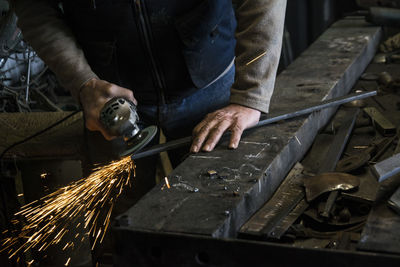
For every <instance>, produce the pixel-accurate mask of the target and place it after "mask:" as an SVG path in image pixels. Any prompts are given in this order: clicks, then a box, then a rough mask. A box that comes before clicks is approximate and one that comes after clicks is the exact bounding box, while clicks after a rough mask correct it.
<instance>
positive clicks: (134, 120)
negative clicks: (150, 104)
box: [100, 97, 157, 157]
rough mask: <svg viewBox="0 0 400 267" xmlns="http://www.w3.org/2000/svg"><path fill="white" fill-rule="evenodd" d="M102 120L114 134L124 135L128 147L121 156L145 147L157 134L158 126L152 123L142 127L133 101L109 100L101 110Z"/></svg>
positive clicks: (118, 98) (109, 131)
mask: <svg viewBox="0 0 400 267" xmlns="http://www.w3.org/2000/svg"><path fill="white" fill-rule="evenodd" d="M100 122H101V123H102V124H103V126H104V127H105V128H106V129H107V131H108V133H110V134H111V135H113V136H122V137H123V138H124V140H125V143H126V146H127V147H126V149H125V150H124V151H123V152H122V153H120V156H121V157H124V156H128V155H131V154H134V153H135V152H137V151H139V150H140V149H142V148H143V147H145V146H146V145H147V144H148V143H149V142H150V141H151V140H152V139H153V138H154V136H155V135H156V133H157V127H156V126H154V125H151V126H149V127H147V128H144V129H140V127H139V126H138V122H139V116H138V114H137V108H136V105H135V104H134V103H132V102H131V101H129V100H127V99H125V98H121V97H115V98H113V99H111V100H109V101H108V102H107V103H106V104H105V105H104V107H103V108H102V109H101V111H100Z"/></svg>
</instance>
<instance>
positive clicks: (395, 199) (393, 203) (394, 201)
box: [388, 187, 400, 215]
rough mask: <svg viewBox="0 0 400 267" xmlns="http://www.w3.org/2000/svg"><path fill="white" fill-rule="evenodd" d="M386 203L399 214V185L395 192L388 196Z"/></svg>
mask: <svg viewBox="0 0 400 267" xmlns="http://www.w3.org/2000/svg"><path fill="white" fill-rule="evenodd" d="M388 205H389V207H391V208H392V209H393V210H394V211H395V212H397V213H398V214H399V215H400V187H399V188H397V190H396V192H394V194H393V195H392V196H391V197H390V199H389V200H388Z"/></svg>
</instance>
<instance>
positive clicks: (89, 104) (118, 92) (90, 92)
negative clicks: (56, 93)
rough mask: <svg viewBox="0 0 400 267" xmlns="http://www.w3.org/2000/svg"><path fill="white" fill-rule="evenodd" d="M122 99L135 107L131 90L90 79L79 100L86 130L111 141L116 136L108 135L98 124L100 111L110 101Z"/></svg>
mask: <svg viewBox="0 0 400 267" xmlns="http://www.w3.org/2000/svg"><path fill="white" fill-rule="evenodd" d="M114 97H123V98H125V99H127V100H130V101H132V102H133V103H135V105H137V101H136V99H135V98H134V97H133V93H132V91H131V90H129V89H126V88H123V87H120V86H118V85H115V84H112V83H109V82H107V81H104V80H97V79H92V80H90V81H88V82H87V83H86V84H85V85H84V86H83V87H82V88H81V90H80V94H79V98H80V101H81V104H82V107H83V112H84V114H85V119H86V128H88V129H89V130H90V131H100V132H101V133H102V135H103V136H104V138H105V139H107V140H111V139H113V138H115V137H116V136H112V135H110V134H109V133H108V132H107V130H106V129H105V128H104V127H103V125H102V124H101V122H100V111H101V109H102V108H103V107H104V104H105V103H107V101H109V100H110V99H112V98H114Z"/></svg>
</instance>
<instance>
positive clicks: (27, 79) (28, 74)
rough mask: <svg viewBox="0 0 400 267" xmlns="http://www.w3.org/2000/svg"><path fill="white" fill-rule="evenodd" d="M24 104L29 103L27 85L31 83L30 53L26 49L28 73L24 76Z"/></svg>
mask: <svg viewBox="0 0 400 267" xmlns="http://www.w3.org/2000/svg"><path fill="white" fill-rule="evenodd" d="M26 76H27V77H26V89H25V104H28V102H29V85H30V83H31V51H30V50H29V49H28V73H27V75H26Z"/></svg>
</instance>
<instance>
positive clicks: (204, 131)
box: [190, 118, 217, 153]
mask: <svg viewBox="0 0 400 267" xmlns="http://www.w3.org/2000/svg"><path fill="white" fill-rule="evenodd" d="M216 124H217V121H215V120H209V119H208V118H206V119H204V120H203V121H202V122H200V123H199V125H197V126H196V127H195V129H194V130H193V142H192V146H191V148H190V151H191V152H193V153H197V152H199V151H200V149H201V148H202V146H203V143H204V141H205V140H206V138H207V136H208V133H209V132H210V130H211V129H212V128H213V127H214V126H215V125H216Z"/></svg>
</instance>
